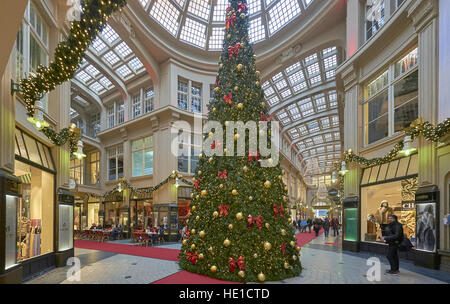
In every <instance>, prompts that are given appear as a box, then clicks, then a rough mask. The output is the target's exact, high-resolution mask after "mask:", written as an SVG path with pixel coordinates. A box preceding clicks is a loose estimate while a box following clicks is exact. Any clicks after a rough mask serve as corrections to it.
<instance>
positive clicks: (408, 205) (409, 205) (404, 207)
mask: <svg viewBox="0 0 450 304" xmlns="http://www.w3.org/2000/svg"><path fill="white" fill-rule="evenodd" d="M414 209H416V204H415V202H414V201H412V202H402V211H408V210H414Z"/></svg>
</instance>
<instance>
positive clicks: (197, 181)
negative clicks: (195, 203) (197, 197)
mask: <svg viewBox="0 0 450 304" xmlns="http://www.w3.org/2000/svg"><path fill="white" fill-rule="evenodd" d="M199 184H200V179H197V180H196V181H195V182H194V186H195V189H197V190H198V188H199Z"/></svg>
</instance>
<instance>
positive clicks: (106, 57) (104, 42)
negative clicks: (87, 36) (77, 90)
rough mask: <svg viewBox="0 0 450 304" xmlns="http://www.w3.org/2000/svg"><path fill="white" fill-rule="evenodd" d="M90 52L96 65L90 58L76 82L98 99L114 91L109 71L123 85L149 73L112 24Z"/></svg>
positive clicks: (93, 43) (84, 63)
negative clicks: (143, 73) (145, 72)
mask: <svg viewBox="0 0 450 304" xmlns="http://www.w3.org/2000/svg"><path fill="white" fill-rule="evenodd" d="M89 51H90V53H91V54H92V55H93V57H94V58H95V61H96V62H95V63H92V62H90V60H91V59H89V58H88V57H87V60H86V59H84V60H83V62H82V63H81V65H80V68H79V69H78V71H77V72H76V73H75V78H76V79H77V80H79V81H80V82H82V83H83V84H84V85H85V86H86V87H87V88H89V89H90V90H91V91H93V92H94V93H95V94H97V95H102V94H104V93H106V92H108V91H109V90H111V89H113V88H114V84H113V83H112V82H111V80H110V79H109V77H110V76H108V75H109V72H108V71H111V72H113V73H114V74H115V75H116V76H117V77H116V79H120V80H121V81H127V80H128V79H131V78H133V77H134V76H136V75H138V74H140V73H142V72H144V71H145V68H144V65H143V64H142V62H141V61H140V60H139V59H138V58H137V57H136V55H134V53H133V51H132V50H131V48H130V47H129V46H128V45H127V44H126V43H125V42H124V41H123V40H122V39H121V38H120V37H119V35H118V34H117V33H116V32H115V31H114V29H113V28H112V27H111V26H110V25H109V24H108V25H107V26H106V27H105V28H104V29H103V31H102V32H101V33H100V34H99V35H98V36H97V38H96V39H95V40H94V41H93V42H92V45H91V46H90V47H89ZM94 64H95V66H94Z"/></svg>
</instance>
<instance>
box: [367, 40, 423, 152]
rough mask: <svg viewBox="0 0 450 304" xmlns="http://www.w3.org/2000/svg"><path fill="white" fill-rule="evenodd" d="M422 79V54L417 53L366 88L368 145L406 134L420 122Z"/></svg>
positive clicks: (410, 54) (392, 67) (403, 60)
mask: <svg viewBox="0 0 450 304" xmlns="http://www.w3.org/2000/svg"><path fill="white" fill-rule="evenodd" d="M418 78H419V71H418V54H417V49H414V50H413V51H411V52H410V53H408V54H407V55H406V56H405V57H403V58H402V59H401V60H399V61H398V62H396V63H395V64H393V65H391V66H390V67H389V68H388V70H387V71H385V72H383V73H382V74H381V75H380V76H379V77H377V78H376V79H375V80H373V81H371V82H369V83H368V84H367V85H366V86H365V89H364V99H365V101H364V104H363V111H364V134H365V139H364V141H365V144H366V145H369V144H372V143H375V142H377V141H379V140H382V139H383V138H386V137H388V136H392V135H393V134H395V133H397V132H401V131H403V130H404V129H405V128H407V127H409V125H410V124H411V122H413V121H414V120H415V119H417V117H418V112H419V103H418V88H419V82H418Z"/></svg>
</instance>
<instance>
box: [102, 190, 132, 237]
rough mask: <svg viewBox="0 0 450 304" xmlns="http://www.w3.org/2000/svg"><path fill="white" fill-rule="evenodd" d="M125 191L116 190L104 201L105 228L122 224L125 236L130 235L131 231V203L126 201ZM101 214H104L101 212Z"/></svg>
mask: <svg viewBox="0 0 450 304" xmlns="http://www.w3.org/2000/svg"><path fill="white" fill-rule="evenodd" d="M124 197H125V195H124V193H123V192H114V193H113V194H111V195H109V196H108V197H106V198H105V200H104V201H103V202H102V204H103V210H104V214H103V216H104V220H103V227H104V228H112V227H113V226H114V227H116V226H118V225H120V226H121V227H122V232H123V237H129V236H130V235H129V233H130V204H129V203H128V202H126V201H125V199H124ZM100 214H102V213H101V212H100Z"/></svg>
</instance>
